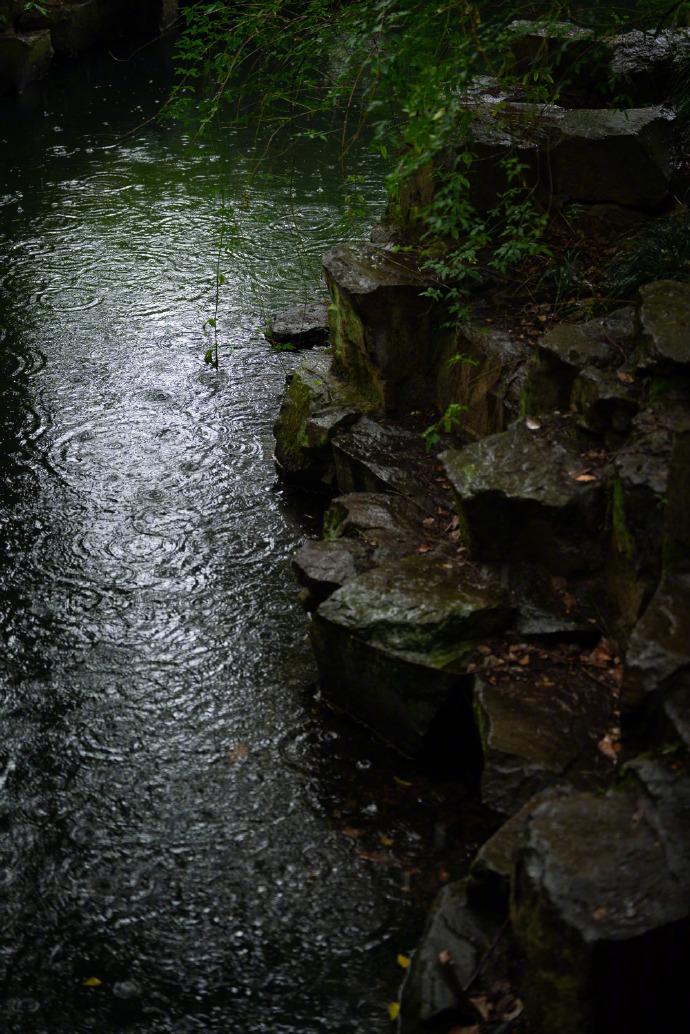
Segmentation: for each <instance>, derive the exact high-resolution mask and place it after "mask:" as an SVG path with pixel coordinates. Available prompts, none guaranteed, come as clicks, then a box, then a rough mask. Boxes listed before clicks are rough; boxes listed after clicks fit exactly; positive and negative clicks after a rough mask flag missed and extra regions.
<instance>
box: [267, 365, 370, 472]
mask: <svg viewBox="0 0 690 1034" xmlns="http://www.w3.org/2000/svg"><path fill="white" fill-rule="evenodd" d="M331 366H332V358H331V356H330V355H329V354H328V353H326V352H319V353H315V354H313V355H310V356H309V357H308V358H306V359H304V360H303V361H302V362H301V363H300V365H299V366H298V367H297V369H296V370H295V371H294V373H292V374H290V375H289V376H288V379H287V388H286V392H285V395H284V397H283V401H282V404H281V407H280V413H279V414H278V419H277V420H276V422H275V425H274V428H273V433H274V435H275V439H276V452H275V455H276V464H277V466H278V470H279V473H280V475H281V477H282V478H283V479H284V480H285V481H289V482H295V483H298V484H303V485H306V486H309V487H313V488H319V487H320V488H324V489H326V488H332V486H333V482H334V474H335V468H334V463H333V456H332V452H331V449H330V442H331V439H332V437H333V435H334V434H335V433H336V431H338V430H339V429H340V428H342V427H344V426H347V425H348V424H349V423H351V422H352V421H354V420H356V419H357V418H358V416H359V415H360V413H361V408H358V405H357V400H356V399H355V398H354V393H353V392H352V391H351V390H350V389H349V388H348V387H347V386H346V385H344V384H343V383H342V382H341V381H339V380H338V378H337V377H335V376H334V374H333V372H332V369H331Z"/></svg>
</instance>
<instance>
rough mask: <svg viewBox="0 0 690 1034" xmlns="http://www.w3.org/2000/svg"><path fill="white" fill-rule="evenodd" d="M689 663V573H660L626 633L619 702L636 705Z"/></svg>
mask: <svg viewBox="0 0 690 1034" xmlns="http://www.w3.org/2000/svg"><path fill="white" fill-rule="evenodd" d="M688 665H690V573H672V572H668V573H666V574H665V575H664V577H663V578H662V579H661V582H660V583H659V587H658V588H657V590H656V592H655V593H654V596H653V597H652V599H651V600H650V602H649V604H648V606H647V608H646V610H645V611H644V613H643V615H642V617H641V618H640V620H639V621H638V622H637V624H636V626H635V628H634V629H633V632H632V634H631V636H630V641H629V643H628V649H627V653H626V680H625V692H624V696H623V702H624V704H625V706H626V708H627V709H629V710H632V709H634V708H635V707H637V706H639V704H640V703H641V702H642V700H643V699H644V697H645V696H647V695H648V694H652V693H656V692H657V691H659V690H662V689H663V687H664V686H665V685H666V684H667V682H668V681H669V680H670V679H671V678H672V677H673V676H674V675H676V673H677V672H679V671H680V670H681V669H684V668H685V667H687V666H688Z"/></svg>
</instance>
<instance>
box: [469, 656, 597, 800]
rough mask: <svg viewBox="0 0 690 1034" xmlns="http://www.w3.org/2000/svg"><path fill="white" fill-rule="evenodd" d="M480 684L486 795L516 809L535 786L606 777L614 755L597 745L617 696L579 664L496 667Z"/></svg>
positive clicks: (584, 784) (584, 785)
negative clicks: (525, 669) (519, 670)
mask: <svg viewBox="0 0 690 1034" xmlns="http://www.w3.org/2000/svg"><path fill="white" fill-rule="evenodd" d="M493 678H494V680H495V683H494V684H492V683H491V682H489V681H487V679H486V678H485V677H483V678H478V679H477V681H476V684H475V713H476V715H477V722H478V725H479V729H480V735H481V740H482V747H483V750H484V768H483V772H482V784H481V795H482V801H483V802H484V804H485V805H487V807H489V808H492V809H493V810H494V811H497V812H499V813H500V814H503V815H512V814H513V813H514V812H515V811H517V810H518V809H519V808H521V807H522V806H523V805H524V804H525V803H526V801H528V800H529V799H530V797H532V796H533V795H534V794H535V793H538V792H539V791H540V790H543V789H545V788H546V787H548V786H551V785H554V784H556V783H559V782H562V781H564V780H565V781H566V782H570V783H572V784H573V785H575V786H578V787H579V788H580V789H591V788H593V787H595V786H599V785H602V784H603V783H605V781H606V779H607V778H609V777H610V776H611V774H612V768H611V763H610V761H608V760H607V759H606V758H605V757H604V756H603V754H602V753H601V751H599V749H598V747H597V743H598V741H599V740H600V739H601V738H602V737H603V736H604V734H605V733H606V731H607V729H608V728H609V727H610V725H611V723H612V721H613V698H612V695H611V694H610V693H607V692H606V690H605V689H604V688H603V687H602V686H601V685H599V684H598V683H596V682H594V681H592V680H591V679H589V678H587V677H586V675H585V674H584V673H583V672H581V671H579V670H578V669H577V668H568V667H567V666H566V665H565V664H563V665H560V666H559V665H554V666H553V667H551V666H549V667H547V668H546V669H545V673H544V674H543V675H541V676H540V677H539V678H538V677H537V675H536V674H525V675H522V676H517V675H512V674H510V673H509V672H499V671H497V672H496V674H495V675H494V676H493Z"/></svg>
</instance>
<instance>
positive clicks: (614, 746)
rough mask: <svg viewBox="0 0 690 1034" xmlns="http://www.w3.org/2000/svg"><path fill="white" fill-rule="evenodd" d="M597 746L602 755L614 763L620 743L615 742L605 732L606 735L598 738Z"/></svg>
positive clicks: (616, 759)
mask: <svg viewBox="0 0 690 1034" xmlns="http://www.w3.org/2000/svg"><path fill="white" fill-rule="evenodd" d="M597 747H598V748H599V750H600V751H601V753H602V754H603V755H604V757H607V758H609V759H610V760H611V761H613V762H614V764H615V763H616V762H617V761H618V752H619V751H620V749H621V745H620V743H616V742H615V741H614V740H613V739H612V738H611V737H610V736H609V734H608V733H607V734H606V736H603V737H602V738H601V739H600V740H599V742H598V743H597Z"/></svg>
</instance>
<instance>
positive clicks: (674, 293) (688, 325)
mask: <svg viewBox="0 0 690 1034" xmlns="http://www.w3.org/2000/svg"><path fill="white" fill-rule="evenodd" d="M640 298H641V305H640V311H639V320H640V332H641V344H640V348H639V354H638V363H639V365H641V366H656V367H661V368H666V369H668V370H669V372H671V373H673V372H676V373H678V372H681V370H682V371H684V372H685V373H687V372H688V371H689V370H690V284H687V283H679V282H677V281H675V280H656V281H654V282H653V283H651V284H646V285H645V286H644V287H642V288H641V289H640Z"/></svg>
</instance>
